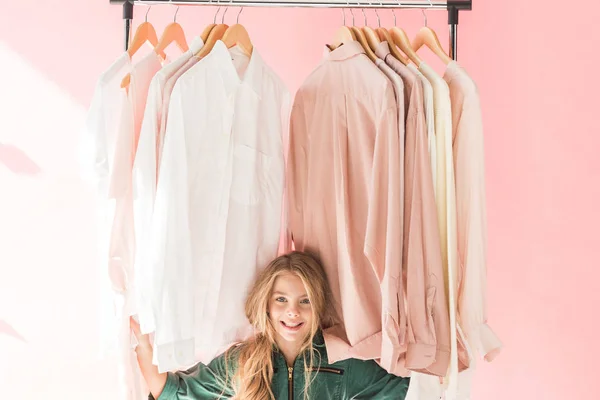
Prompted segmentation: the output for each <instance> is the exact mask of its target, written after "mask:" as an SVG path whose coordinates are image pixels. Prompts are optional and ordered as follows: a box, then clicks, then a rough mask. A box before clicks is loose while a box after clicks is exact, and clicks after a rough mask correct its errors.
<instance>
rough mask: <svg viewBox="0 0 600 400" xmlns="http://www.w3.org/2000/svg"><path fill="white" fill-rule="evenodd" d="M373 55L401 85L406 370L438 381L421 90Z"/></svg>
mask: <svg viewBox="0 0 600 400" xmlns="http://www.w3.org/2000/svg"><path fill="white" fill-rule="evenodd" d="M375 53H376V54H377V56H378V57H380V58H382V59H383V60H385V62H386V63H387V64H388V65H389V66H390V67H391V68H392V69H393V70H394V71H395V72H396V73H397V74H398V75H399V76H400V77H401V78H402V80H403V81H404V87H405V90H404V106H405V111H406V112H405V114H406V120H405V123H406V143H405V152H404V196H405V197H404V246H403V259H402V268H403V272H404V274H405V276H406V280H405V290H406V295H407V298H408V302H407V303H408V304H407V306H408V315H409V319H408V348H407V354H406V368H408V369H412V370H416V371H422V372H425V373H431V374H434V375H438V376H444V375H445V374H446V370H447V369H448V364H449V362H450V321H449V315H448V305H447V303H446V290H445V286H444V269H443V266H442V254H441V248H440V235H439V227H438V221H437V206H436V203H435V195H434V189H433V180H432V173H431V163H430V160H429V150H428V135H427V122H426V121H425V110H424V95H423V85H422V83H421V81H420V80H419V79H418V77H417V76H416V75H415V74H414V73H413V72H412V71H411V70H410V69H409V68H408V67H407V66H405V65H404V64H402V63H401V62H400V61H399V60H397V59H396V58H394V56H393V55H392V54H391V53H390V48H389V45H388V43H387V42H381V43H380V44H379V47H378V48H377V49H376V51H375Z"/></svg>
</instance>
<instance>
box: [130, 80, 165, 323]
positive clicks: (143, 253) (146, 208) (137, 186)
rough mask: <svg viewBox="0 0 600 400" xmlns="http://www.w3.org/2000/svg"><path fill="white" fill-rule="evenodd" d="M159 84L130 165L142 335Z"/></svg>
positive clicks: (148, 292)
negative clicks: (131, 165) (131, 170)
mask: <svg viewBox="0 0 600 400" xmlns="http://www.w3.org/2000/svg"><path fill="white" fill-rule="evenodd" d="M160 91H161V90H160V85H159V84H158V83H157V81H155V80H153V81H152V83H151V85H150V89H149V93H148V101H147V102H146V110H145V111H144V119H143V121H142V126H141V130H140V138H139V141H138V148H137V152H136V154H135V160H134V162H133V175H132V181H133V215H134V221H135V235H136V238H135V239H136V241H135V244H136V246H135V247H136V255H135V262H134V271H135V275H134V276H135V286H136V300H137V307H138V315H139V319H140V326H141V329H142V332H143V333H150V332H154V330H155V329H156V328H155V321H154V315H153V312H152V311H151V310H152V308H151V304H150V297H151V296H152V283H151V282H152V276H153V272H152V263H149V262H148V260H149V254H148V253H149V251H150V248H149V245H148V244H149V243H148V242H149V240H150V230H151V225H152V212H153V210H154V195H155V193H156V137H157V135H158V130H159V127H160V111H161V110H160V108H161V106H162V94H161V93H160Z"/></svg>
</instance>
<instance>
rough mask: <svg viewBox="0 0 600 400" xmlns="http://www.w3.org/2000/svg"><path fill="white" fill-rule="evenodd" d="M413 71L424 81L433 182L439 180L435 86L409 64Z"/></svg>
mask: <svg viewBox="0 0 600 400" xmlns="http://www.w3.org/2000/svg"><path fill="white" fill-rule="evenodd" d="M407 67H408V68H409V69H410V70H411V71H412V72H414V73H415V75H417V76H418V77H419V80H420V81H421V82H422V83H423V98H424V106H425V119H426V123H427V147H428V149H429V158H430V161H431V173H432V175H433V182H437V163H436V159H437V157H436V154H437V151H436V146H437V145H436V139H435V117H434V106H433V87H432V86H431V83H430V82H429V80H428V79H427V78H425V75H423V73H421V71H419V69H418V68H417V67H415V66H414V65H413V64H408V66H407ZM436 189H437V188H436V185H435V184H434V185H433V193H434V195H435V196H436V198H437V191H436Z"/></svg>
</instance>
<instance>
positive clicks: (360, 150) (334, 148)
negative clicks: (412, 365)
mask: <svg viewBox="0 0 600 400" xmlns="http://www.w3.org/2000/svg"><path fill="white" fill-rule="evenodd" d="M398 132H399V130H398V108H397V104H396V101H395V97H394V90H393V86H392V84H391V83H390V81H389V80H388V79H387V78H386V77H385V75H384V74H383V73H382V72H381V71H380V70H379V68H378V67H376V66H375V65H374V64H373V63H372V62H371V61H370V60H369V59H368V58H367V56H366V55H365V53H364V50H363V48H362V47H361V45H360V44H359V43H358V42H349V43H346V44H344V45H343V46H341V47H338V48H337V49H335V50H332V51H330V52H329V53H328V54H327V55H326V56H325V58H324V60H323V62H322V63H321V64H320V65H319V66H318V67H317V68H316V69H315V70H314V71H313V72H312V73H311V74H310V76H309V77H308V78H307V79H306V80H305V82H304V83H303V85H302V86H301V88H300V89H299V91H298V93H297V94H296V97H295V100H294V106H293V108H292V117H291V125H290V148H289V159H288V181H287V182H288V193H289V232H290V237H291V238H292V239H293V242H294V245H295V248H296V249H297V250H308V251H313V252H315V253H317V254H319V256H320V258H321V259H322V261H323V265H324V267H325V269H326V272H327V276H328V279H329V282H330V285H331V288H332V291H333V296H334V298H335V301H336V304H335V308H336V311H338V317H339V318H340V323H339V324H338V325H336V326H335V327H333V328H331V329H329V330H328V331H326V334H325V340H326V342H327V351H328V358H329V361H330V362H332V363H333V362H335V361H338V360H342V359H346V358H351V357H355V358H359V359H363V360H366V359H379V358H380V357H381V348H382V312H388V310H389V311H390V314H392V313H393V314H395V315H398V314H399V312H400V311H396V310H395V309H394V308H395V307H397V306H398V301H397V300H396V299H389V300H394V301H391V303H390V304H385V305H382V290H383V287H382V285H384V284H385V281H386V280H387V279H389V280H390V282H391V283H392V284H394V285H395V293H396V296H398V297H399V296H402V295H403V294H402V287H401V285H400V272H401V269H400V266H401V263H402V256H401V251H400V248H401V243H402V226H401V223H400V221H401V218H402V203H401V197H400V193H401V191H400V187H401V184H402V178H403V177H402V175H401V158H400V153H399V149H400V143H399V134H398ZM386 318H387V319H386ZM384 319H386V320H387V321H389V322H390V324H389V325H388V326H386V327H385V329H386V330H388V329H389V330H391V331H392V332H393V333H394V334H395V335H397V336H398V337H399V335H400V328H399V326H398V323H399V321H397V320H394V318H393V316H392V315H389V316H388V317H384ZM398 369H399V370H401V371H402V372H404V368H403V367H401V366H399V368H398Z"/></svg>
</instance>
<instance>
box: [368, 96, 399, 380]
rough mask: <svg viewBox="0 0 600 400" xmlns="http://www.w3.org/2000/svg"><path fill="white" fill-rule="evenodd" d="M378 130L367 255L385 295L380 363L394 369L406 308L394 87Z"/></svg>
mask: <svg viewBox="0 0 600 400" xmlns="http://www.w3.org/2000/svg"><path fill="white" fill-rule="evenodd" d="M385 94H386V96H385V98H384V101H383V107H382V108H381V109H382V112H381V113H380V114H379V116H378V119H377V125H376V129H377V130H376V133H375V146H374V152H373V167H372V170H371V178H370V184H369V193H368V206H367V227H366V234H365V244H364V254H365V256H366V257H367V259H368V260H369V262H370V264H371V266H372V268H373V271H374V273H375V275H376V276H377V279H378V280H379V282H380V285H381V293H382V306H383V307H382V314H383V315H382V325H383V327H382V329H383V330H384V331H385V332H384V334H383V338H384V339H385V341H384V342H383V343H382V354H381V365H382V366H383V367H384V368H385V369H386V370H387V371H393V370H394V369H395V366H396V364H397V361H398V355H399V350H400V346H399V343H398V342H399V337H400V335H401V332H402V331H403V330H402V329H401V326H400V320H399V318H400V307H401V306H402V308H403V307H404V306H403V298H402V296H403V294H402V287H401V283H400V282H401V279H402V277H401V272H402V234H403V228H402V225H403V222H402V219H403V214H402V203H403V199H402V187H401V185H402V180H403V176H402V170H403V166H402V163H401V160H402V155H401V151H400V150H401V145H400V137H399V136H400V135H399V128H398V107H397V104H396V100H395V97H394V93H393V89H392V87H391V85H390V86H389V88H388V90H386V92H385Z"/></svg>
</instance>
